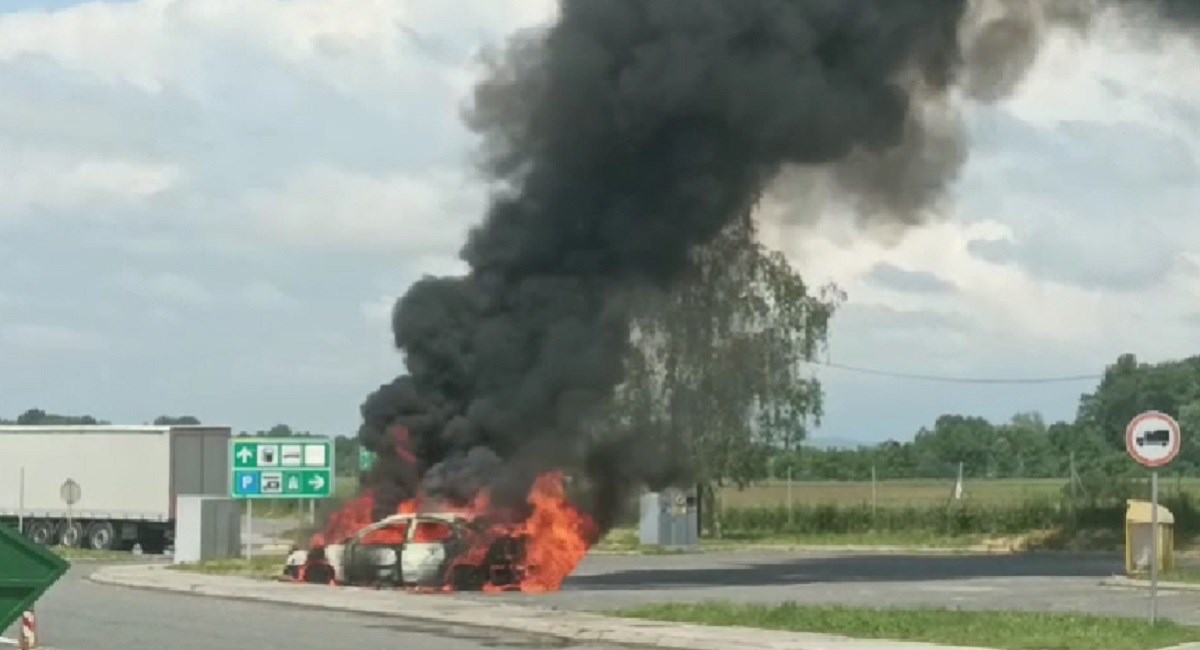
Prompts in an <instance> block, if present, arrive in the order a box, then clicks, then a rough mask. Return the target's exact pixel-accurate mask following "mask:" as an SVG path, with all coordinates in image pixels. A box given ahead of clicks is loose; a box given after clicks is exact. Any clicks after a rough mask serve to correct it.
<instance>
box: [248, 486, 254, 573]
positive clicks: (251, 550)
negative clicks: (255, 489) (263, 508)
mask: <svg viewBox="0 0 1200 650" xmlns="http://www.w3.org/2000/svg"><path fill="white" fill-rule="evenodd" d="M253 534H254V499H249V500H247V501H246V559H247V560H249V559H251V558H253V557H254V545H253V544H252V543H251V541H250V537H251V536H252V535H253Z"/></svg>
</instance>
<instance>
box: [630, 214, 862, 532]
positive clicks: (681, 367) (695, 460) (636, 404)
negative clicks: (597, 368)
mask: <svg viewBox="0 0 1200 650" xmlns="http://www.w3.org/2000/svg"><path fill="white" fill-rule="evenodd" d="M694 256H695V257H694V264H693V269H692V272H691V274H690V275H689V276H688V277H687V278H686V280H685V281H684V282H682V283H680V284H678V285H676V286H675V287H673V289H672V291H671V292H670V293H669V294H668V295H657V296H649V297H647V298H646V299H644V300H642V301H641V302H639V310H638V317H637V318H636V319H635V321H634V328H633V344H634V345H633V349H632V352H631V354H630V356H629V358H628V359H627V375H626V381H625V383H624V384H623V385H622V386H621V387H620V389H619V390H618V393H617V396H616V398H615V400H614V404H613V406H614V408H613V413H614V415H615V416H616V420H617V421H618V422H619V423H620V426H621V427H624V428H629V429H632V430H633V431H634V432H636V434H637V435H638V436H639V437H641V438H643V439H645V438H657V439H658V442H660V443H663V444H664V445H665V446H667V447H672V448H675V449H677V450H678V451H679V453H680V454H682V456H683V457H684V459H685V460H686V461H687V463H688V466H689V469H690V473H691V475H692V476H693V477H695V479H696V483H697V484H698V485H699V486H700V487H701V491H702V499H703V504H704V507H703V510H704V512H705V513H706V517H705V519H706V520H707V522H708V524H709V527H710V529H711V530H712V532H713V533H714V534H715V535H717V536H719V535H720V516H719V512H720V504H719V502H718V500H717V494H718V490H717V488H719V487H721V486H722V485H725V484H728V483H732V484H736V485H738V486H745V484H746V483H747V482H749V480H750V479H751V478H752V477H753V476H755V475H756V474H757V472H756V469H757V468H758V467H760V466H761V465H762V464H763V463H764V462H766V458H767V456H768V455H769V454H770V453H772V451H773V450H776V449H780V448H794V447H795V446H796V445H798V444H799V443H800V441H801V440H803V439H804V437H805V435H806V434H807V432H808V430H809V427H811V426H812V425H814V424H818V423H819V421H820V417H821V414H822V392H821V388H820V385H819V383H818V382H817V380H816V378H815V376H813V374H812V372H811V368H810V367H809V366H808V362H811V361H814V360H815V359H816V356H817V354H818V353H819V352H820V351H821V350H822V349H823V347H824V345H825V343H826V339H827V333H828V328H829V322H830V319H831V317H832V316H833V313H834V311H835V309H836V307H837V306H838V305H839V304H840V302H841V301H842V300H843V299H844V296H843V295H842V294H841V292H840V291H838V290H837V289H836V288H835V287H832V286H827V287H824V288H822V289H821V290H819V291H817V292H815V293H814V292H812V291H810V288H809V287H808V285H807V284H806V283H805V282H804V280H803V279H802V278H801V277H800V275H799V274H798V273H797V272H796V271H795V269H794V268H793V267H792V266H791V264H790V263H789V262H788V261H787V259H786V258H785V257H784V256H783V255H782V254H780V253H778V252H775V251H771V250H768V249H767V248H765V247H764V246H763V245H762V244H760V243H759V242H758V241H757V239H756V238H755V226H754V222H753V220H752V218H751V217H750V216H749V215H746V216H745V217H744V218H742V219H740V220H738V221H736V222H735V223H733V224H731V226H730V227H729V228H727V229H726V230H725V231H724V232H723V233H722V234H721V235H720V236H719V237H718V238H717V239H716V240H714V241H713V242H711V243H710V244H709V245H708V246H706V247H704V248H702V249H699V250H697V251H695V253H694Z"/></svg>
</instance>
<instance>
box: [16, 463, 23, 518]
mask: <svg viewBox="0 0 1200 650" xmlns="http://www.w3.org/2000/svg"><path fill="white" fill-rule="evenodd" d="M17 530H19V531H21V533H24V532H25V466H24V465H22V466H21V491H20V493H19V496H18V497H17Z"/></svg>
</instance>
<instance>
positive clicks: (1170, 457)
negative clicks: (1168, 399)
mask: <svg viewBox="0 0 1200 650" xmlns="http://www.w3.org/2000/svg"><path fill="white" fill-rule="evenodd" d="M1182 437H1183V435H1182V432H1181V431H1180V429H1179V422H1177V421H1176V420H1175V418H1173V417H1171V416H1170V415H1167V414H1166V413H1162V412H1159V411H1146V412H1144V413H1141V414H1139V415H1137V416H1136V417H1134V418H1133V420H1131V421H1130V422H1129V425H1128V426H1127V427H1126V428H1125V449H1126V451H1128V452H1129V455H1130V456H1131V457H1132V458H1133V460H1135V461H1137V463H1138V464H1139V465H1141V466H1142V467H1145V468H1146V469H1148V470H1150V553H1149V555H1150V624H1151V625H1154V624H1155V623H1156V622H1157V621H1158V573H1159V571H1158V563H1159V562H1160V561H1161V560H1160V557H1161V556H1162V553H1161V551H1162V548H1161V545H1162V534H1161V533H1162V531H1160V530H1159V529H1158V527H1159V517H1158V474H1159V471H1160V470H1162V468H1164V467H1166V466H1168V465H1170V464H1171V462H1172V461H1174V460H1175V458H1176V457H1178V456H1179V450H1180V448H1181V445H1182ZM1131 550H1132V549H1127V552H1130V551H1131Z"/></svg>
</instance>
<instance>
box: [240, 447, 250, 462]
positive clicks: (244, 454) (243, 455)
mask: <svg viewBox="0 0 1200 650" xmlns="http://www.w3.org/2000/svg"><path fill="white" fill-rule="evenodd" d="M237 457H238V460H240V461H242V462H243V463H248V462H250V459H251V458H254V452H252V451H250V448H249V447H242V449H241V450H240V451H238V453H237Z"/></svg>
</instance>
